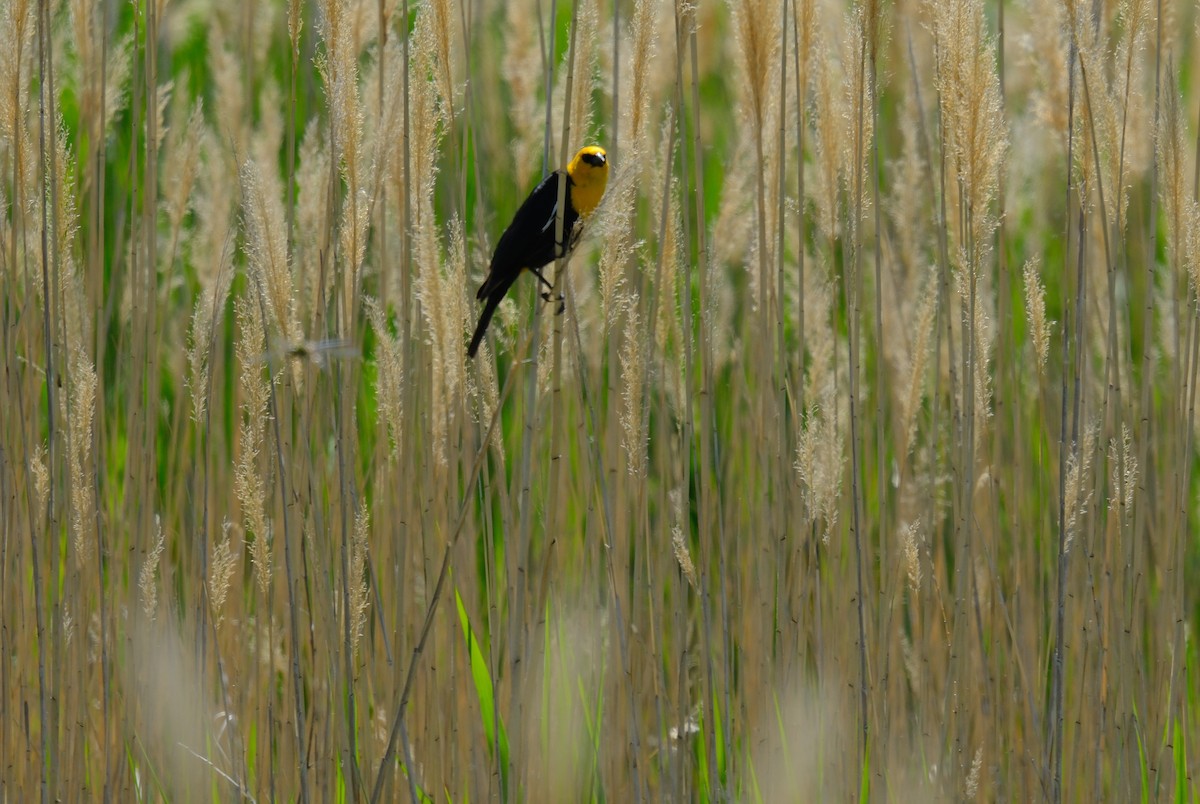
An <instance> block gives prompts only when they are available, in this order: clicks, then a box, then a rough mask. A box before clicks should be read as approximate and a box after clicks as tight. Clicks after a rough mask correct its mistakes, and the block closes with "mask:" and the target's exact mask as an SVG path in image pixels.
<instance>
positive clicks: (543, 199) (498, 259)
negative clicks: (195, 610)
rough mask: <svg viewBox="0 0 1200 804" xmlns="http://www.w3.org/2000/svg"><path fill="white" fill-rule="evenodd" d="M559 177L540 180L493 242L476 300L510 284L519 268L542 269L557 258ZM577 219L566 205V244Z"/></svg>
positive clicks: (564, 230) (564, 216)
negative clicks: (488, 266)
mask: <svg viewBox="0 0 1200 804" xmlns="http://www.w3.org/2000/svg"><path fill="white" fill-rule="evenodd" d="M560 175H564V174H562V172H561V171H555V172H554V173H551V174H550V175H549V176H547V177H546V178H544V179H542V181H541V183H540V184H538V186H537V187H535V188H534V189H533V192H532V193H530V194H529V197H528V198H526V199H525V203H523V204H521V208H520V209H518V210H517V214H516V215H514V216H513V220H512V223H510V224H509V225H508V228H507V229H505V230H504V234H502V235H500V241H499V242H498V243H496V251H495V252H494V253H493V254H492V264H491V266H490V268H489V269H488V277H487V280H486V281H485V282H484V283H483V286H482V287H480V288H479V293H478V294H477V295H476V298H479V299H483V298H485V297H486V296H488V295H489V294H490V293H491V292H492V289H493V287H495V286H499V285H500V284H501V283H503V282H504V281H505V280H508V284H511V283H512V281H513V280H515V279H516V277H517V275H518V274H520V272H521V270H522V269H525V268H541V267H542V266H543V265H547V264H548V263H551V262H553V261H554V258H555V257H557V256H558V255H557V254H556V253H555V248H554V225H555V220H556V218H557V216H558V177H559V176H560ZM567 181H568V182H569V181H570V179H569V178H568V179H567ZM567 193H568V195H567V197H568V198H570V189H569V188H568V190H567ZM578 218H579V215H578V213H576V212H575V210H574V209H573V208H572V207H571V204H570V203H568V204H567V210H566V214H565V215H563V234H564V238H565V239H566V240H567V242H570V241H571V237H570V236H571V233H572V230H573V229H574V227H575V221H576V220H578Z"/></svg>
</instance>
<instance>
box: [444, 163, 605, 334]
mask: <svg viewBox="0 0 1200 804" xmlns="http://www.w3.org/2000/svg"><path fill="white" fill-rule="evenodd" d="M562 176H565V177H566V180H567V191H566V201H567V208H566V209H565V210H563V240H564V241H565V244H564V243H561V242H557V241H556V240H555V229H556V228H557V220H558V184H559V177H562ZM607 186H608V154H607V153H606V152H605V150H604V149H603V148H601V147H600V146H598V145H588V146H586V147H584V148H581V149H580V151H579V153H577V154H575V158H574V159H572V160H571V162H570V164H568V165H567V167H566V170H556V171H554V172H553V173H551V174H550V175H548V176H546V177H545V178H544V179H542V181H541V182H540V183H539V184H538V186H537V187H535V188H534V189H533V192H531V193H530V194H529V197H528V198H526V199H525V202H524V203H523V204H521V208H520V209H518V210H517V214H516V215H514V216H513V219H512V223H510V224H509V225H508V228H507V229H505V230H504V234H502V235H500V240H499V242H498V243H496V250H495V252H493V253H492V262H491V265H490V266H489V267H488V275H487V278H486V279H485V280H484V281H483V284H482V285H480V287H479V292H478V293H476V294H475V298H476V299H478V300H480V301H483V302H485V303H484V306H483V312H482V313H480V315H479V323H478V324H477V325H476V327H475V334H474V335H472V336H471V344H470V345H469V346H468V347H467V357H475V353H476V352H477V351H479V344H480V342H481V341H482V340H483V334H484V333H485V332H487V328H488V324H489V323H490V322H491V320H492V316H493V315H495V313H496V308H497V307H498V306H499V305H500V301H501V300H502V299H503V298H504V294H506V293H508V289H509V288H510V287H512V285H513V283H514V282H516V281H517V277H518V276H520V275H521V271H522V270H528V271H530V272H531V273H532V274H533V275H534V276H536V277H537V278H538V281H539V282H541V283H542V284H543V285H545V286H546V287H547V288H548V289H549V290H554V286H553V285H552V284H550V282H549V281H547V280H546V277H545V276H544V275H543V274H542V268H543V267H544V266H546V265H548V264H550V263H551V262H554V260H555V259H557V258H558V257H564V256H566V255H567V254H569V253H570V252H571V249H573V248H574V247H575V245H576V243H578V241H579V236H580V234H581V232H582V230H583V227H582V226H581V225H580V224H579V219H580V218H581V217H587V216H588V215H590V214H591V213H592V212H593V211H595V209H596V207H598V206H599V205H600V199H602V198H603V197H604V190H605V188H606V187H607ZM564 245H565V247H564ZM542 298H544V299H546V300H547V301H549V299H550V295H549V292H546V293H543V294H542Z"/></svg>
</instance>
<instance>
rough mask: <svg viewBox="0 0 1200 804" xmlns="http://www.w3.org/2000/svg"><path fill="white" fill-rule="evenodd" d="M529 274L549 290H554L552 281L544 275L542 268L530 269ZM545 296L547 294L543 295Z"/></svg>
mask: <svg viewBox="0 0 1200 804" xmlns="http://www.w3.org/2000/svg"><path fill="white" fill-rule="evenodd" d="M529 272H530V273H531V274H533V275H534V276H536V277H537V278H538V281H539V282H541V283H542V284H543V285H545V286H546V287H547V288H548V289H550V290H554V285H552V284H550V280H549V279H547V278H546V277H545V276H544V275H543V274H542V269H541V268H530V269H529ZM542 295H543V296H544V295H546V294H542Z"/></svg>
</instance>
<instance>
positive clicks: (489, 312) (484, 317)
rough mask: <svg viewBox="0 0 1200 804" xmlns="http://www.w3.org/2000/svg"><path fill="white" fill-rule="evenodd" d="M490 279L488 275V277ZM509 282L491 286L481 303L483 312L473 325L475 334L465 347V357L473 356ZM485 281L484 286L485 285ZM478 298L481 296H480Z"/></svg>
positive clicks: (509, 284)
mask: <svg viewBox="0 0 1200 804" xmlns="http://www.w3.org/2000/svg"><path fill="white" fill-rule="evenodd" d="M489 279H490V277H489ZM511 284H512V283H511V282H510V283H508V284H506V285H501V286H499V287H496V288H493V289H492V291H491V293H490V294H489V295H488V297H487V304H485V305H483V312H482V313H480V314H479V323H478V324H476V325H475V334H474V335H472V336H471V345H470V346H468V347H467V357H474V356H475V353H476V352H478V351H479V344H480V343H481V342H482V341H483V333H485V332H487V328H488V324H490V323H491V322H492V316H493V315H495V314H496V308H497V307H499V306H500V302H501V300H502V299H503V298H504V294H505V293H507V292H508V288H509V287H510V286H511ZM486 286H487V285H486V283H485V285H484V287H486ZM479 298H483V296H480V297H479Z"/></svg>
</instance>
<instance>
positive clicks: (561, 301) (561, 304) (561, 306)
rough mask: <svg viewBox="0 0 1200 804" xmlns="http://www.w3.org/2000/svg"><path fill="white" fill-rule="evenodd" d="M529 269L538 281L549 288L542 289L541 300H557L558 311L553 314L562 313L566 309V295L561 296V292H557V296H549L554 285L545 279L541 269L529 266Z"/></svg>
mask: <svg viewBox="0 0 1200 804" xmlns="http://www.w3.org/2000/svg"><path fill="white" fill-rule="evenodd" d="M529 270H530V272H532V273H533V275H534V276H536V277H537V278H538V281H539V282H541V283H542V284H543V285H545V286H546V287H547V288H549V290H544V291H542V293H541V297H542V301H544V302H552V301H556V302H558V311H557V312H556V313H555V315H562V314H563V311H564V310H566V309H567V300H566V297H565V296H563V295H562V294H561V293H559V294H558V295H557V296H551V293H552V292H553V290H554V285H552V284H550V281H549V280H547V279H546V277H545V276H543V275H542V271H541V269H540V268H530V269H529Z"/></svg>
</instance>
